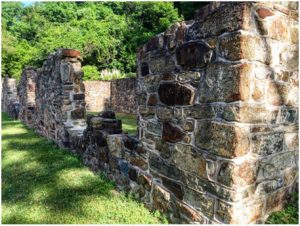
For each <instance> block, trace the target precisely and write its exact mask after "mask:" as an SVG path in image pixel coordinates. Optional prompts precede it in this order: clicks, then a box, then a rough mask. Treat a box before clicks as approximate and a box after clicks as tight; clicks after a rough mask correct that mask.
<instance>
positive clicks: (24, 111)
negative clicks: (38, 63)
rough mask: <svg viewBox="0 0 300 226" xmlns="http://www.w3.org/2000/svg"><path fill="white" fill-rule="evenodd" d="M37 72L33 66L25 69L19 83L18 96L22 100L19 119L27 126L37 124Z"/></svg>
mask: <svg viewBox="0 0 300 226" xmlns="http://www.w3.org/2000/svg"><path fill="white" fill-rule="evenodd" d="M36 76H37V72H36V69H34V68H32V67H27V68H25V69H24V70H23V72H22V75H21V79H20V81H19V84H18V96H19V100H20V112H19V119H20V120H21V121H22V122H23V123H24V124H25V125H27V126H29V127H34V125H35V120H36V118H35V81H36Z"/></svg>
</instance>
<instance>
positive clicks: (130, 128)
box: [87, 112, 137, 134]
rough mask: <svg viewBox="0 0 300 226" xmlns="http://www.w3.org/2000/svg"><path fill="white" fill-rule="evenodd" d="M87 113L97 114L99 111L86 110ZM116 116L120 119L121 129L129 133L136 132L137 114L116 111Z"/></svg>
mask: <svg viewBox="0 0 300 226" xmlns="http://www.w3.org/2000/svg"><path fill="white" fill-rule="evenodd" d="M87 113H88V114H92V115H97V114H98V113H99V112H87ZM116 118H117V119H121V120H122V129H123V131H124V132H127V133H129V134H136V129H137V116H136V115H132V114H125V113H116Z"/></svg>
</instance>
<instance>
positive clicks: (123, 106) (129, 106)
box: [110, 78, 137, 114]
mask: <svg viewBox="0 0 300 226" xmlns="http://www.w3.org/2000/svg"><path fill="white" fill-rule="evenodd" d="M136 85H137V80H136V78H123V79H116V80H112V81H111V98H110V100H111V109H112V110H113V111H116V112H123V113H129V114H136V113H137V97H136Z"/></svg>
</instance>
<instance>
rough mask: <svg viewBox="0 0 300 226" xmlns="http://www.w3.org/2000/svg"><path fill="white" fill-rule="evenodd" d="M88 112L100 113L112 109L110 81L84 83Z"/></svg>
mask: <svg viewBox="0 0 300 226" xmlns="http://www.w3.org/2000/svg"><path fill="white" fill-rule="evenodd" d="M83 83H84V87H85V101H86V109H87V111H93V112H99V111H104V110H106V109H109V108H110V96H111V88H110V86H111V84H110V81H84V82H83Z"/></svg>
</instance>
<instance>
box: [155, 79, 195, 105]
mask: <svg viewBox="0 0 300 226" xmlns="http://www.w3.org/2000/svg"><path fill="white" fill-rule="evenodd" d="M158 95H159V99H160V101H161V102H162V103H164V104H166V105H171V106H173V105H190V104H193V102H194V97H195V91H194V89H193V88H192V87H191V86H188V85H181V84H179V83H162V84H160V86H159V88H158Z"/></svg>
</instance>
